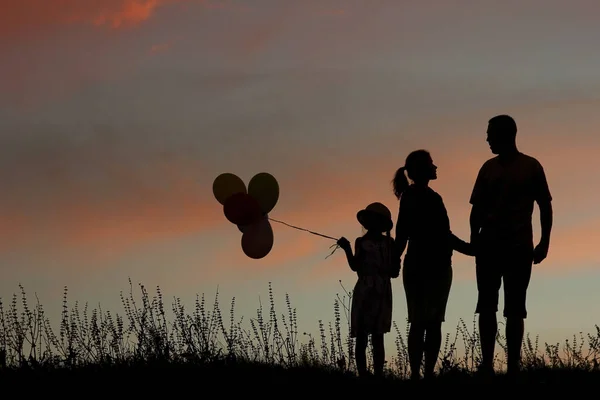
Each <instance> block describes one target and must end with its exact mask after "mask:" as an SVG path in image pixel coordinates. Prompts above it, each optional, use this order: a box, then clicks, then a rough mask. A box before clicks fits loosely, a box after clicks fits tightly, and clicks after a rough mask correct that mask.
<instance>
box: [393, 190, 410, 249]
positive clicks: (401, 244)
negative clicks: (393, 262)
mask: <svg viewBox="0 0 600 400" xmlns="http://www.w3.org/2000/svg"><path fill="white" fill-rule="evenodd" d="M410 217H411V210H410V203H409V198H407V197H406V193H404V194H403V195H402V197H400V208H399V209H398V219H397V221H396V238H395V240H394V248H395V249H396V252H395V256H396V257H398V258H401V257H402V254H404V250H406V245H407V244H408V232H409V225H410Z"/></svg>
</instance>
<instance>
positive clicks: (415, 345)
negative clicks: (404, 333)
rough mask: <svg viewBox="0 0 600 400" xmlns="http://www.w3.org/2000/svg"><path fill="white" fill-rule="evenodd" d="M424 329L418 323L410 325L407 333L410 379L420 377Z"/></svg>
mask: <svg viewBox="0 0 600 400" xmlns="http://www.w3.org/2000/svg"><path fill="white" fill-rule="evenodd" d="M424 336H425V328H424V327H423V326H422V325H421V324H419V323H411V324H410V330H409V332H408V358H409V361H410V369H411V379H419V378H420V377H421V361H422V360H423V350H424V346H425V343H424V342H425V339H424Z"/></svg>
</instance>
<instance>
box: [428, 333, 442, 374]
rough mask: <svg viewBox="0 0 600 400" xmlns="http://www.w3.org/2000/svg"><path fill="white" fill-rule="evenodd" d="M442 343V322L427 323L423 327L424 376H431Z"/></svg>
mask: <svg viewBox="0 0 600 400" xmlns="http://www.w3.org/2000/svg"><path fill="white" fill-rule="evenodd" d="M441 345H442V323H441V322H433V323H430V324H427V327H426V329H425V377H426V378H431V377H433V376H434V375H433V373H434V370H435V364H436V363H437V360H438V356H439V354H440V347H441Z"/></svg>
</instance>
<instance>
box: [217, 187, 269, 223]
mask: <svg viewBox="0 0 600 400" xmlns="http://www.w3.org/2000/svg"><path fill="white" fill-rule="evenodd" d="M223 213H224V214H225V217H226V218H227V219H228V220H229V222H231V223H233V224H236V225H250V224H252V223H254V222H257V221H259V220H260V219H261V217H262V212H261V211H260V205H259V204H258V202H257V201H256V200H255V199H254V197H252V196H250V195H249V194H247V193H236V194H234V195H232V196H230V197H229V198H228V199H227V200H226V201H225V204H224V205H223Z"/></svg>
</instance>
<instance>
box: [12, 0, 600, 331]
mask: <svg viewBox="0 0 600 400" xmlns="http://www.w3.org/2000/svg"><path fill="white" fill-rule="evenodd" d="M0 3H1V5H2V10H3V12H2V13H1V14H0V52H1V54H2V63H0V192H1V193H2V195H1V196H0V222H1V223H0V278H1V279H0V296H1V297H3V298H7V297H9V296H11V295H12V293H14V292H18V290H19V289H18V284H19V283H21V284H23V285H24V286H25V289H26V291H27V292H29V293H30V294H32V295H33V293H34V292H36V293H37V294H38V296H39V297H40V300H41V301H42V302H43V303H44V304H45V305H46V308H47V310H48V312H49V313H51V315H52V313H54V315H56V316H58V314H57V313H58V312H59V310H60V301H61V295H62V288H63V286H65V285H67V286H68V287H69V289H70V292H71V296H72V299H73V300H79V301H82V302H83V301H88V302H90V303H92V304H98V303H100V304H102V305H103V307H105V308H113V309H116V310H117V311H121V308H120V300H119V292H120V291H121V290H127V289H128V282H127V279H128V277H131V279H132V280H133V281H134V283H136V282H142V283H144V284H145V285H147V286H148V287H155V286H156V285H160V286H161V288H162V289H163V291H164V292H165V295H166V296H167V297H169V298H172V297H173V296H178V297H181V298H182V299H183V300H184V301H186V302H191V301H192V300H193V299H194V297H195V294H196V293H199V294H201V293H206V295H208V296H209V297H212V296H214V294H215V292H216V290H217V287H218V288H219V292H220V295H221V298H222V299H223V300H224V301H225V302H228V301H229V300H230V299H231V297H233V296H236V299H237V303H238V313H239V314H240V315H247V316H248V317H250V316H251V315H250V314H251V313H253V312H255V308H256V307H257V306H258V304H259V303H258V299H259V296H260V297H261V298H263V299H264V296H265V295H266V293H267V288H268V282H273V285H274V289H275V294H276V299H278V301H279V300H281V302H280V305H281V307H283V305H284V303H283V296H284V294H285V293H286V292H287V293H289V294H290V295H291V299H292V302H293V303H294V305H295V306H296V307H297V308H298V313H299V317H300V324H301V326H302V327H304V329H305V330H307V331H310V330H313V331H314V330H316V328H317V321H318V319H323V320H326V321H328V320H332V319H333V309H332V307H331V305H332V302H333V300H334V298H335V295H336V293H341V292H342V288H341V286H340V283H339V281H340V280H341V281H342V284H343V285H344V286H345V287H346V288H348V289H351V288H352V286H353V285H354V282H355V276H354V275H353V274H352V273H351V271H350V270H349V268H348V267H347V265H346V264H345V259H344V257H343V254H342V253H341V252H338V253H335V254H334V255H333V256H332V257H330V258H328V259H326V260H325V257H326V256H327V255H328V254H329V252H330V250H329V246H330V245H331V244H332V242H331V241H329V240H328V239H324V238H321V237H317V236H314V235H310V234H308V233H305V232H300V231H297V230H293V229H291V228H288V227H285V226H282V225H277V224H275V225H274V226H273V228H274V234H275V245H274V248H273V250H272V252H271V253H270V254H269V255H268V256H267V257H266V258H264V259H262V260H258V261H257V260H251V259H249V258H247V257H246V256H245V255H244V254H243V252H242V250H241V246H240V232H239V231H238V230H237V228H236V227H235V226H233V225H232V224H230V223H229V222H228V221H227V220H226V219H225V217H224V215H223V211H222V207H221V206H220V204H218V203H217V201H216V200H215V198H214V197H213V194H212V182H213V180H214V179H215V177H216V176H217V175H218V174H220V173H222V172H232V173H235V174H237V175H239V176H240V177H241V178H242V179H244V180H245V181H246V182H248V181H249V179H250V178H251V177H252V176H253V175H254V174H256V173H258V172H269V173H271V174H273V175H274V176H275V177H276V178H277V180H278V182H279V185H280V188H281V195H280V198H279V202H278V204H277V205H276V207H275V209H274V210H273V212H272V213H271V216H272V217H273V218H277V219H279V220H283V221H286V222H288V223H291V224H294V225H299V226H301V227H304V228H308V229H311V230H314V231H318V232H322V233H324V234H327V235H330V236H334V237H339V236H342V235H343V236H346V237H348V238H350V239H354V238H355V237H356V236H357V235H360V234H361V229H360V226H359V225H358V223H357V221H356V218H355V215H356V212H357V211H358V210H359V209H361V208H363V207H365V206H366V205H367V204H369V203H370V202H373V201H380V202H383V203H384V204H386V205H387V206H388V207H389V208H390V209H391V210H392V213H393V215H394V218H395V216H396V214H397V209H398V203H397V201H396V199H395V197H394V196H393V194H392V192H391V187H390V180H391V178H392V176H393V174H394V172H395V170H396V169H397V168H398V167H400V166H401V165H403V163H404V159H405V157H406V155H407V154H408V153H409V152H410V151H412V150H414V149H417V148H426V149H428V150H430V151H431V153H432V156H433V158H434V161H435V162H436V164H437V165H438V167H439V170H438V175H439V179H438V180H437V181H436V182H434V183H433V184H432V187H433V188H434V189H435V190H436V191H438V192H439V193H440V194H441V195H442V197H443V198H444V201H445V203H446V207H447V209H448V212H449V215H450V218H451V224H452V228H453V230H454V231H455V233H457V234H458V235H459V236H461V237H463V238H464V239H467V238H468V235H469V226H468V215H469V204H468V199H469V196H470V192H471V189H472V185H473V182H474V179H475V176H476V175H477V172H478V169H479V167H480V166H481V164H482V163H483V162H484V161H485V160H487V159H488V158H490V157H491V156H492V155H491V154H490V152H489V148H488V147H487V144H486V142H485V130H486V127H487V120H488V119H489V118H490V117H492V116H493V115H496V114H500V113H509V114H511V115H513V116H514V118H515V119H516V121H517V123H518V126H519V134H518V145H519V148H520V149H521V150H522V151H523V152H525V153H527V154H530V155H533V156H534V157H536V158H537V159H538V160H539V161H540V162H541V163H542V164H543V165H544V167H545V170H546V173H547V176H548V181H549V184H550V189H551V192H552V194H553V196H554V209H555V223H554V231H553V234H552V242H551V249H550V253H549V256H548V259H547V260H546V261H544V263H543V264H541V265H538V266H536V267H535V270H534V274H533V280H532V283H531V286H530V288H531V289H530V297H529V301H528V307H529V311H530V317H529V319H528V321H527V324H528V325H527V330H528V331H529V332H531V333H532V334H540V335H541V339H542V340H543V341H544V340H546V341H550V342H555V341H559V340H562V339H566V338H569V337H570V336H571V335H572V334H573V333H577V332H579V331H584V332H586V331H587V332H589V331H591V330H593V328H594V323H598V322H600V320H598V321H595V320H594V319H593V318H592V315H590V308H589V307H590V305H592V304H598V303H599V302H600V292H599V291H598V290H597V287H598V284H599V282H600V272H599V271H598V266H599V264H600V251H598V246H597V239H596V237H597V236H598V235H600V211H598V206H597V205H598V204H599V203H600V191H599V189H598V184H597V182H598V175H599V174H600V164H599V163H598V161H597V160H598V158H597V157H598V156H597V155H598V154H599V153H600V137H599V136H598V134H597V130H598V126H599V124H600V116H598V115H599V114H598V112H597V111H598V107H599V106H600V53H598V51H597V38H598V37H600V27H598V24H597V18H596V16H597V15H598V13H599V12H600V6H599V5H598V4H597V3H596V2H594V1H591V0H590V1H587V0H573V1H569V2H565V1H559V0H545V1H542V0H527V1H523V0H520V1H516V0H509V1H502V2H500V1H490V0H478V1H474V0H473V1H468V0H462V1H442V0H437V1H433V0H421V1H419V2H408V1H399V0H370V1H366V0H362V1H361V0H302V1H299V0H286V1H281V0H238V1H233V0H231V1H228V0H222V1H217V0H211V1H209V0H86V1H81V0H18V1H17V0H0ZM534 230H535V233H536V239H537V238H538V237H539V214H538V212H537V210H536V212H535V214H534ZM454 265H455V281H454V286H453V290H452V293H451V297H450V301H449V305H448V316H447V324H446V325H445V330H446V331H448V332H453V331H454V327H455V325H456V324H457V322H458V320H459V318H463V319H465V320H466V321H468V322H469V321H472V319H473V312H474V308H475V301H476V286H475V281H474V263H473V260H472V259H471V258H468V257H465V256H463V255H461V254H458V255H456V256H455V258H454ZM393 288H394V291H395V297H394V300H395V310H394V319H395V320H396V321H397V322H398V323H399V324H400V326H403V325H404V321H405V318H406V306H405V299H404V292H403V289H402V282H401V280H397V281H395V283H394V286H393ZM190 304H191V303H190ZM282 309H283V308H282ZM596 315H597V313H596Z"/></svg>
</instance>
